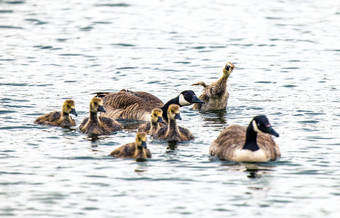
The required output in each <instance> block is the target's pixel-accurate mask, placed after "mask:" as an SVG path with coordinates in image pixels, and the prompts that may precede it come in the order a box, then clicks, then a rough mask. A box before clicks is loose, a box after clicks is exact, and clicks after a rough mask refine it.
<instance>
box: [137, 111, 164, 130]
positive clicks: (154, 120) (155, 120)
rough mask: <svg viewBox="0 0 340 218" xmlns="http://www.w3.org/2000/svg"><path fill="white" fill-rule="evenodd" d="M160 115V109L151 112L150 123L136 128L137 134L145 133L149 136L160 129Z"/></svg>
mask: <svg viewBox="0 0 340 218" xmlns="http://www.w3.org/2000/svg"><path fill="white" fill-rule="evenodd" d="M162 114H163V111H162V110H161V109H159V108H155V109H153V110H152V112H151V119H150V122H149V123H145V124H143V125H141V126H140V127H139V128H138V132H146V133H147V134H150V135H152V134H153V133H155V132H156V131H157V130H158V129H159V128H160V126H159V124H160V123H161V122H163V119H162Z"/></svg>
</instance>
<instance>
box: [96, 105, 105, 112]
mask: <svg viewBox="0 0 340 218" xmlns="http://www.w3.org/2000/svg"><path fill="white" fill-rule="evenodd" d="M97 110H98V111H99V112H104V113H105V112H106V110H105V109H104V107H103V106H99V107H98V109H97Z"/></svg>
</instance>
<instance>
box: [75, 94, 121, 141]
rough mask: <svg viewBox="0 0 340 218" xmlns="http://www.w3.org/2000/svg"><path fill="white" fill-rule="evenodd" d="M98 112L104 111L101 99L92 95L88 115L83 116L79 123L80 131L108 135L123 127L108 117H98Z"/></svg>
mask: <svg viewBox="0 0 340 218" xmlns="http://www.w3.org/2000/svg"><path fill="white" fill-rule="evenodd" d="M98 112H103V113H105V109H104V107H103V100H102V99H100V98H97V97H93V98H92V99H91V102H90V117H88V118H85V119H84V120H83V122H82V123H81V124H80V126H79V129H80V132H83V133H87V134H90V135H108V134H110V133H112V132H115V131H120V130H122V129H123V126H122V125H121V124H120V123H118V122H117V121H115V120H112V119H111V118H108V117H99V116H98Z"/></svg>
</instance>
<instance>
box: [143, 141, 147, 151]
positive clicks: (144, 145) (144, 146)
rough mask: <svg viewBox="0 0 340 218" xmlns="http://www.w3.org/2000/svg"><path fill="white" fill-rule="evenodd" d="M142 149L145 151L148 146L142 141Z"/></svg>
mask: <svg viewBox="0 0 340 218" xmlns="http://www.w3.org/2000/svg"><path fill="white" fill-rule="evenodd" d="M142 147H143V148H145V149H147V148H148V146H147V145H146V142H144V141H143V142H142Z"/></svg>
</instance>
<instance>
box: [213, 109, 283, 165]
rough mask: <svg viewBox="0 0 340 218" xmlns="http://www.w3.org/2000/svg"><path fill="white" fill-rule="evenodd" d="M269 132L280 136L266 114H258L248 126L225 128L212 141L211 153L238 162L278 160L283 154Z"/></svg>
mask: <svg viewBox="0 0 340 218" xmlns="http://www.w3.org/2000/svg"><path fill="white" fill-rule="evenodd" d="M266 133H268V134H266ZM269 134H270V135H274V136H276V137H278V136H279V134H278V133H276V132H275V130H274V129H273V128H272V127H271V125H270V123H269V121H268V119H267V118H266V117H265V116H263V115H260V116H256V117H254V118H253V119H252V121H251V122H250V123H249V125H248V127H244V126H240V125H231V126H229V127H227V128H226V129H224V130H223V131H222V132H221V133H220V135H219V136H218V137H217V139H215V140H214V141H213V142H212V143H211V145H210V148H209V153H210V155H211V156H216V157H218V158H220V159H224V160H230V161H236V162H266V161H272V160H276V159H277V158H279V157H280V156H281V153H280V149H279V147H278V146H277V144H276V143H275V141H274V140H273V138H272V137H271V136H270V135H269Z"/></svg>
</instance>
